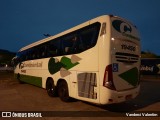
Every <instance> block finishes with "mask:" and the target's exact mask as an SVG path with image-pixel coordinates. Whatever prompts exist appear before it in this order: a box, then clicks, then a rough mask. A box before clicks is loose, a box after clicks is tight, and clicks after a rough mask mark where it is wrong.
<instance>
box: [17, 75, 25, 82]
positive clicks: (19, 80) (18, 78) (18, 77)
mask: <svg viewBox="0 0 160 120" xmlns="http://www.w3.org/2000/svg"><path fill="white" fill-rule="evenodd" d="M17 80H18V82H19V83H20V84H24V82H23V81H21V79H20V74H18V75H17Z"/></svg>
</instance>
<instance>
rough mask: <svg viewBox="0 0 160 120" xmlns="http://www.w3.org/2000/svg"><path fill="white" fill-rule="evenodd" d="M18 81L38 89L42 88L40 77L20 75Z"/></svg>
mask: <svg viewBox="0 0 160 120" xmlns="http://www.w3.org/2000/svg"><path fill="white" fill-rule="evenodd" d="M20 80H21V81H23V82H25V83H29V84H32V85H35V86H38V87H42V77H36V76H30V75H20Z"/></svg>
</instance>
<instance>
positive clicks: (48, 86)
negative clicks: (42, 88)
mask: <svg viewBox="0 0 160 120" xmlns="http://www.w3.org/2000/svg"><path fill="white" fill-rule="evenodd" d="M46 90H47V93H48V95H49V96H50V97H55V96H57V92H56V87H55V85H54V82H53V80H51V79H49V80H47V83H46Z"/></svg>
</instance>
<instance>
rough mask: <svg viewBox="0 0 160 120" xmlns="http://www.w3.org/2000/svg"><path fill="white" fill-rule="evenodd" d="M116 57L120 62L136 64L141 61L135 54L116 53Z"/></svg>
mask: <svg viewBox="0 0 160 120" xmlns="http://www.w3.org/2000/svg"><path fill="white" fill-rule="evenodd" d="M115 55H116V60H117V61H118V62H124V63H136V62H138V60H139V56H138V55H135V54H130V53H121V52H116V54H115Z"/></svg>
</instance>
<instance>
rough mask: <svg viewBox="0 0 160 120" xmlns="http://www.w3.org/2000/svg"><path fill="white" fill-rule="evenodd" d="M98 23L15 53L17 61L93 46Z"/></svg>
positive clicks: (64, 53)
mask: <svg viewBox="0 0 160 120" xmlns="http://www.w3.org/2000/svg"><path fill="white" fill-rule="evenodd" d="M99 30H100V23H98V22H97V23H94V24H91V25H89V26H86V27H84V28H81V29H79V30H76V31H74V32H72V33H69V34H66V35H63V36H61V37H59V38H56V39H53V40H50V41H49V42H45V43H43V44H40V45H38V46H35V47H32V48H30V49H27V50H25V51H22V52H19V53H18V54H17V57H18V58H17V60H18V61H19V62H21V61H25V60H33V59H40V58H47V57H55V56H60V55H69V54H77V53H80V52H83V51H85V50H87V49H90V48H92V47H94V46H95V45H96V43H97V38H98V35H99Z"/></svg>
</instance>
